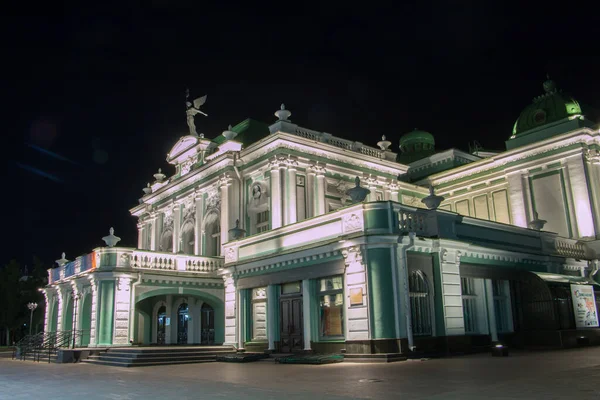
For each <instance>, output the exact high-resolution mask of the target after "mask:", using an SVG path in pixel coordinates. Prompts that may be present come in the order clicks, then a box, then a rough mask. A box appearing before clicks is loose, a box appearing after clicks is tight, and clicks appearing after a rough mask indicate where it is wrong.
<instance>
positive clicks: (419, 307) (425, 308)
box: [408, 271, 432, 336]
mask: <svg viewBox="0 0 600 400" xmlns="http://www.w3.org/2000/svg"><path fill="white" fill-rule="evenodd" d="M408 291H409V296H410V311H411V317H412V329H413V334H414V335H415V336H428V335H431V331H432V329H431V303H430V294H429V287H428V285H427V279H426V277H425V274H424V273H423V272H422V271H413V272H411V274H410V277H409V280H408Z"/></svg>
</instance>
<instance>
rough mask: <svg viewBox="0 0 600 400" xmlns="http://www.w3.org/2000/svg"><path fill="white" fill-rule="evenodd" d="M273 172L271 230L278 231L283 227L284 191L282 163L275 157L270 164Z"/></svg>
mask: <svg viewBox="0 0 600 400" xmlns="http://www.w3.org/2000/svg"><path fill="white" fill-rule="evenodd" d="M269 167H270V170H271V191H270V192H271V212H270V217H271V229H277V228H279V227H281V226H282V223H283V218H282V206H281V203H282V193H281V192H282V189H281V172H280V161H279V160H278V159H277V158H276V157H273V158H271V160H270V162H269Z"/></svg>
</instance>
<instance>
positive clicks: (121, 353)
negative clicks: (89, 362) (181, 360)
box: [103, 349, 235, 358]
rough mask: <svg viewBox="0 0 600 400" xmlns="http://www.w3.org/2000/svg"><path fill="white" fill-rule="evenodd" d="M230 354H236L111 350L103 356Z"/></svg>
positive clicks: (227, 351) (213, 351)
mask: <svg viewBox="0 0 600 400" xmlns="http://www.w3.org/2000/svg"><path fill="white" fill-rule="evenodd" d="M229 353H235V350H229V349H221V350H212V351H148V352H146V351H144V352H126V351H121V350H111V351H108V352H105V353H103V354H110V355H112V356H115V357H133V358H140V357H147V356H151V357H154V356H179V355H193V354H198V355H203V354H229Z"/></svg>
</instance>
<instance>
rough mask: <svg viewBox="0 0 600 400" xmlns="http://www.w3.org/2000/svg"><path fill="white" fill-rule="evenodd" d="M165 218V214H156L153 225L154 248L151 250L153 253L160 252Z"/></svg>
mask: <svg viewBox="0 0 600 400" xmlns="http://www.w3.org/2000/svg"><path fill="white" fill-rule="evenodd" d="M163 218H164V214H163V213H161V212H157V213H155V217H154V223H153V224H152V234H153V236H154V246H153V247H152V248H151V250H152V251H160V237H161V235H162V228H163Z"/></svg>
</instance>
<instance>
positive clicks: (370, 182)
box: [364, 175, 377, 201]
mask: <svg viewBox="0 0 600 400" xmlns="http://www.w3.org/2000/svg"><path fill="white" fill-rule="evenodd" d="M364 180H365V181H366V184H367V189H369V190H370V191H371V193H369V196H368V197H367V198H368V200H367V201H377V178H376V177H373V176H371V175H369V176H365V177H364Z"/></svg>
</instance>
